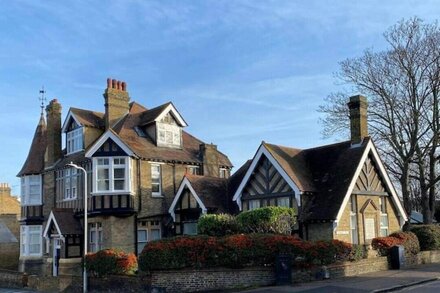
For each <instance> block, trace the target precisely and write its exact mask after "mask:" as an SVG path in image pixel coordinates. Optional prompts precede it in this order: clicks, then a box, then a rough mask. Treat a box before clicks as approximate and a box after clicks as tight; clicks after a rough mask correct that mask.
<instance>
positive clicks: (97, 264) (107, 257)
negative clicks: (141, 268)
mask: <svg viewBox="0 0 440 293" xmlns="http://www.w3.org/2000/svg"><path fill="white" fill-rule="evenodd" d="M137 266H138V262H137V258H136V255H134V253H129V254H126V253H125V252H123V251H120V250H117V249H103V250H100V251H98V252H96V253H89V254H87V256H86V261H85V267H86V269H87V270H88V271H90V272H91V273H92V274H93V275H94V276H96V277H102V276H106V275H129V274H134V273H135V271H136V270H137Z"/></svg>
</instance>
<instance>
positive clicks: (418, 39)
mask: <svg viewBox="0 0 440 293" xmlns="http://www.w3.org/2000/svg"><path fill="white" fill-rule="evenodd" d="M384 38H385V40H386V41H387V43H388V45H389V49H387V50H385V51H381V52H373V51H372V50H371V49H367V50H366V51H365V52H364V54H363V55H362V56H361V57H358V58H353V59H346V60H344V61H342V62H341V63H340V71H339V72H338V73H337V74H336V78H337V80H338V81H340V82H342V83H343V84H345V85H348V86H350V87H349V88H348V89H345V92H339V93H333V94H330V95H329V97H328V98H327V99H326V100H325V104H324V105H322V106H320V108H319V111H320V112H322V113H324V114H325V118H324V119H323V120H322V122H323V125H324V131H323V133H324V135H325V136H331V135H334V134H337V133H341V131H345V130H346V129H349V128H348V126H347V123H348V119H347V117H348V110H347V107H346V100H347V96H348V95H346V94H345V93H346V91H347V90H348V91H351V92H352V93H353V91H357V92H360V93H362V94H364V95H366V96H367V97H368V100H369V128H370V134H371V135H372V136H373V139H374V140H375V142H376V144H377V147H378V149H379V151H380V152H381V153H382V154H383V156H384V157H385V163H386V166H387V169H388V170H389V172H390V173H391V175H392V176H393V178H394V179H395V180H396V181H397V182H398V184H399V189H400V190H401V193H402V198H403V202H404V207H405V210H406V211H407V213H408V214H410V213H411V209H412V207H411V188H410V187H411V180H417V181H418V183H417V186H419V190H420V192H421V200H422V207H423V208H422V211H423V213H424V216H425V221H427V222H431V220H432V215H433V211H434V206H433V205H434V201H432V204H431V196H434V195H435V194H436V190H435V187H436V185H437V183H438V182H439V180H440V178H438V177H439V176H438V170H437V168H436V164H438V160H439V159H440V158H439V156H438V151H437V148H438V143H439V137H438V135H439V130H440V127H439V125H440V124H439V121H438V110H439V109H438V103H439V101H438V92H439V89H440V87H439V76H440V74H439V72H440V71H439V66H438V65H439V56H440V55H439V44H440V30H439V27H438V26H437V23H434V24H424V23H423V21H422V20H420V19H419V18H412V19H409V20H406V21H405V20H402V21H400V22H399V23H397V24H396V25H394V26H392V27H391V28H389V29H388V31H386V32H385V33H384ZM423 192H426V194H425V195H424V194H423ZM425 202H426V204H425Z"/></svg>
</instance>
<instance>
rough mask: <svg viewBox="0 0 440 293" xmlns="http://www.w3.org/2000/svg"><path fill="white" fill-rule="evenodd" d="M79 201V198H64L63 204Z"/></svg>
mask: <svg viewBox="0 0 440 293" xmlns="http://www.w3.org/2000/svg"><path fill="white" fill-rule="evenodd" d="M77 199H78V198H77V197H75V198H63V202H66V201H74V200H77Z"/></svg>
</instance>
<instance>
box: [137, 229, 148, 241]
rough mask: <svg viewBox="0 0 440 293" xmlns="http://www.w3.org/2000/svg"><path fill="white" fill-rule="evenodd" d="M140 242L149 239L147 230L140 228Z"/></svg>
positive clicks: (138, 233)
mask: <svg viewBox="0 0 440 293" xmlns="http://www.w3.org/2000/svg"><path fill="white" fill-rule="evenodd" d="M137 235H138V242H146V241H147V230H138V231H137Z"/></svg>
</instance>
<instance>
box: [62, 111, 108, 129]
mask: <svg viewBox="0 0 440 293" xmlns="http://www.w3.org/2000/svg"><path fill="white" fill-rule="evenodd" d="M70 112H72V114H73V115H75V118H76V119H77V120H78V122H79V123H80V124H81V125H82V126H86V127H94V128H104V127H105V123H104V113H101V112H95V111H89V110H84V109H78V108H70Z"/></svg>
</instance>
